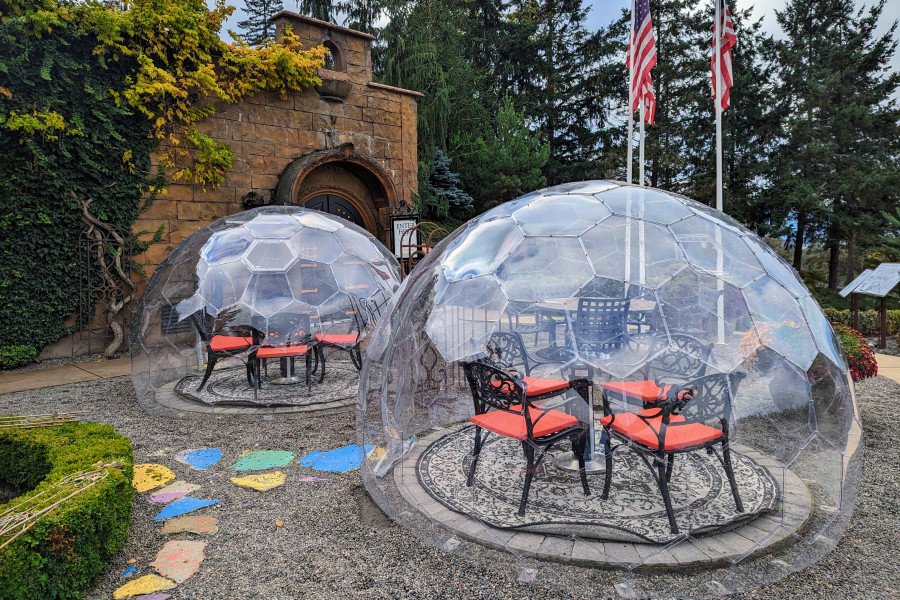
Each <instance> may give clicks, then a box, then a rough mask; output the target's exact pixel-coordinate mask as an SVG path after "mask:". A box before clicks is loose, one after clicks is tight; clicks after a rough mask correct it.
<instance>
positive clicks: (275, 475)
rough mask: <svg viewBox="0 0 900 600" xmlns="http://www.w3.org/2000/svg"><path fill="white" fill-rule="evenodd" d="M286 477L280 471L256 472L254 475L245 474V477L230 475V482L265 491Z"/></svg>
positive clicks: (283, 480)
mask: <svg viewBox="0 0 900 600" xmlns="http://www.w3.org/2000/svg"><path fill="white" fill-rule="evenodd" d="M286 479H287V475H285V474H284V473H282V472H281V471H274V472H272V473H258V474H256V475H247V476H246V477H232V478H231V483H235V484H237V485H239V486H241V487H248V488H252V489H254V490H257V491H260V492H265V491H266V490H271V489H272V488H275V487H278V486H279V485H281V484H282V483H284V482H285V480H286Z"/></svg>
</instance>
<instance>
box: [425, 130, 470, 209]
mask: <svg viewBox="0 0 900 600" xmlns="http://www.w3.org/2000/svg"><path fill="white" fill-rule="evenodd" d="M450 162H451V161H450V158H449V157H448V156H447V155H446V154H444V152H443V150H441V149H440V148H435V149H434V161H433V162H432V163H431V165H430V166H428V167H426V169H425V172H426V175H425V178H424V181H421V180H420V182H419V197H420V202H421V204H422V206H421V207H420V208H421V209H424V210H422V212H423V213H424V214H425V216H426V217H434V218H438V219H446V218H447V217H448V216H453V217H456V218H460V217H465V216H468V213H469V211H471V210H472V197H471V196H469V195H468V194H467V193H465V192H464V191H463V190H462V189H460V187H459V175H458V174H456V173H454V172H453V171H451V170H450ZM420 179H421V178H420Z"/></svg>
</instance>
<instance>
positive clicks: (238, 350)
mask: <svg viewBox="0 0 900 600" xmlns="http://www.w3.org/2000/svg"><path fill="white" fill-rule="evenodd" d="M190 319H191V322H192V323H193V324H194V327H195V328H196V330H197V333H198V335H199V336H200V339H201V340H202V341H203V344H204V346H205V347H206V372H205V373H204V374H203V379H202V380H201V381H200V385H199V386H197V391H198V392H199V391H200V390H202V389H203V386H205V385H206V382H207V381H209V377H210V375H212V372H213V369H215V367H216V363H217V362H218V361H219V360H221V359H223V358H230V357H233V356H238V355H240V354H243V353H244V352H247V351H248V350H250V348H252V347H253V336H252V335H246V334H247V333H250V332H249V331H243V330H240V329H237V330H235V329H229V328H217V327H216V319H215V318H213V317H212V316H211V315H209V314H208V313H207V312H206V310H205V309H203V310H199V311H197V312H195V313H193V314H192V315H191V317H190Z"/></svg>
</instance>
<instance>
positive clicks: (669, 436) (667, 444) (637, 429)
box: [600, 408, 723, 451]
mask: <svg viewBox="0 0 900 600" xmlns="http://www.w3.org/2000/svg"><path fill="white" fill-rule="evenodd" d="M640 412H641V414H643V415H644V416H648V415H655V414H657V413H658V412H659V409H655V408H650V409H647V410H643V411H640ZM649 421H650V423H649V424H648V423H647V422H645V421H644V420H643V419H641V418H639V417H638V416H637V415H636V414H634V413H628V412H626V413H619V414H617V415H615V419H613V415H609V416H606V417H603V418H602V419H600V424H601V425H603V426H604V427H609V428H610V429H612V430H613V431H617V432H619V433H621V434H623V435H625V436H627V437H629V438H631V439H632V440H634V441H635V442H637V443H639V444H641V445H643V446H647V447H648V448H653V449H657V448H659V437H658V435H657V432H658V431H659V429H660V427H661V426H662V417H655V418H651V419H649ZM610 422H611V423H612V424H610ZM651 426H652V427H651ZM722 435H723V434H722V431H721V430H719V429H716V428H715V427H710V426H709V425H704V424H703V423H684V417H683V416H681V415H672V418H671V422H670V424H669V426H668V427H666V437H665V439H664V440H663V449H664V450H666V451H670V450H681V449H684V448H690V447H692V446H700V445H703V444H705V443H707V442H711V441H713V440H717V439H719V438H720V437H722Z"/></svg>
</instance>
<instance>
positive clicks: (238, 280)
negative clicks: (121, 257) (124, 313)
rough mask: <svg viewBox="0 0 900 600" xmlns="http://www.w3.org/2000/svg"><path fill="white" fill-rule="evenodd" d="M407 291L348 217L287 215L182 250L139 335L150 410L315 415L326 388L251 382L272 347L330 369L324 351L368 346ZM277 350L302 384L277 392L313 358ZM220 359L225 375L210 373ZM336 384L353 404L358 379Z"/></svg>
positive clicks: (228, 224)
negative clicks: (261, 409) (398, 294)
mask: <svg viewBox="0 0 900 600" xmlns="http://www.w3.org/2000/svg"><path fill="white" fill-rule="evenodd" d="M399 283H400V267H399V264H398V262H397V260H396V258H394V256H393V255H391V253H390V252H389V251H388V249H387V248H385V247H384V245H383V244H381V242H379V241H378V240H377V239H375V238H374V237H373V236H372V235H371V234H369V233H368V232H367V231H365V230H363V229H361V228H359V227H357V226H356V225H353V224H352V223H350V222H348V221H346V220H344V219H341V218H339V217H335V216H332V215H329V214H326V213H322V212H319V211H314V210H308V209H304V208H299V207H287V206H283V207H264V208H258V209H254V210H250V211H246V212H242V213H239V214H235V215H230V216H228V217H225V218H222V219H219V220H218V221H216V222H214V223H212V224H211V225H209V226H207V227H204V228H203V229H201V230H199V231H197V232H196V233H194V234H192V235H191V236H189V237H188V238H186V239H185V240H184V241H182V242H181V244H179V245H178V247H177V248H176V249H175V250H174V251H173V252H172V254H171V255H170V256H169V257H168V258H167V259H166V260H165V261H163V263H162V264H160V265H159V267H157V269H156V271H155V272H154V273H153V276H152V277H151V279H150V282H149V283H148V285H147V289H146V291H145V292H144V295H143V297H142V298H141V301H140V303H139V305H138V307H137V310H136V317H135V321H134V323H133V325H132V328H131V355H132V363H133V367H132V377H133V380H134V384H135V389H136V391H137V395H138V400H139V401H140V403H141V405H142V406H144V408H146V409H147V410H149V411H150V412H161V413H163V414H176V415H183V414H188V413H192V412H204V410H205V409H206V408H208V407H209V406H216V405H220V406H231V407H234V408H235V410H242V407H244V408H246V407H249V406H270V407H272V406H281V407H291V406H294V407H295V408H301V407H302V406H301V405H307V406H308V407H309V408H314V406H312V405H309V402H308V399H309V398H310V397H311V396H314V395H319V396H321V395H323V388H321V387H319V388H317V389H315V391H313V388H312V387H310V386H300V385H290V386H288V385H284V386H280V387H273V386H265V388H264V386H263V385H262V384H261V383H260V385H258V386H257V385H251V383H253V382H254V381H255V377H256V376H257V374H256V373H254V372H251V371H252V369H253V368H255V363H253V361H249V359H250V358H252V357H253V356H255V355H256V354H255V353H257V351H258V350H259V347H262V346H275V347H281V346H291V345H294V346H300V345H305V346H309V354H310V356H311V357H312V358H314V359H316V360H317V361H318V359H319V358H321V359H322V362H324V355H322V352H318V351H316V352H314V351H313V345H315V344H316V343H318V342H321V341H322V340H323V336H329V337H328V338H327V340H326V341H332V340H337V341H338V342H341V343H343V342H346V341H347V340H349V338H350V337H353V340H352V341H353V342H354V344H355V342H357V341H358V342H359V343H360V345H361V346H363V347H364V346H365V344H366V342H367V339H366V338H367V335H366V332H367V331H369V330H371V329H372V328H373V327H374V325H375V323H376V321H377V319H378V317H379V316H380V315H381V312H382V311H383V309H384V308H385V307H386V305H387V303H388V301H389V300H390V298H391V296H392V295H393V293H394V291H395V290H396V289H397V287H398V286H399ZM335 336H337V337H335ZM348 336H349V337H348ZM354 336H355V337H354ZM338 342H336V343H335V344H332V346H333V347H335V348H338V347H340V346H341V343H338ZM347 343H349V342H347ZM211 349H213V350H214V351H213V352H211ZM268 352H269V354H270V355H272V356H273V357H274V358H275V359H277V360H275V361H274V363H273V364H278V363H279V361H280V363H281V365H282V367H283V368H285V369H286V368H288V367H285V366H284V365H285V363H287V362H288V361H289V362H290V364H289V365H288V366H289V367H290V369H291V373H290V374H289V375H290V376H289V377H288V378H287V379H285V378H281V381H279V382H276V383H284V382H287V383H295V379H296V377H295V376H294V373H295V371H298V370H299V371H302V370H303V368H304V367H305V362H306V354H298V352H299V350H297V351H294V350H292V351H291V352H281V353H280V354H279V353H277V352H272V351H271V350H268ZM264 353H265V351H264ZM320 355H322V356H321V357H320ZM211 356H212V357H213V361H212V362H214V363H215V364H214V367H215V368H214V370H213V369H211V370H210V373H209V374H206V372H205V370H204V365H206V366H207V367H209V364H210V362H211V361H210V360H209V359H210V357H211ZM352 356H354V360H355V355H352ZM282 359H283V360H282ZM248 361H249V363H252V364H250V370H248ZM295 363H298V364H299V365H300V366H299V367H298V366H297V365H296V364H295ZM332 364H333V365H336V366H340V364H341V363H340V362H338V363H332ZM314 366H315V368H316V371H317V372H316V375H319V376H321V374H322V372H320V371H318V362H315V363H314ZM264 367H265V369H266V371H265V373H264V374H263V376H265V375H266V374H267V373H268V371H269V365H268V363H267V362H266V363H264ZM322 368H323V369H324V365H323V367H322ZM333 371H334V369H332V372H333ZM350 371H352V372H353V373H355V372H356V371H355V369H351V370H350ZM204 375H206V377H205V378H204ZM350 379H355V375H354V377H352V378H350ZM328 381H329V380H328V379H327V378H323V382H324V383H325V384H328ZM332 383H333V384H334V385H332V386H331V387H332V388H334V387H340V388H342V389H345V396H347V397H349V395H348V393H347V392H346V386H347V384H348V383H349V384H351V385H352V384H353V383H354V381H351V380H348V381H343V380H341V381H340V382H332ZM324 395H325V397H328V394H327V393H325V394H324ZM304 398H305V399H306V400H304ZM326 405H328V403H327V402H326V403H325V404H324V405H323V406H326ZM221 410H224V409H220V412H221Z"/></svg>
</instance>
